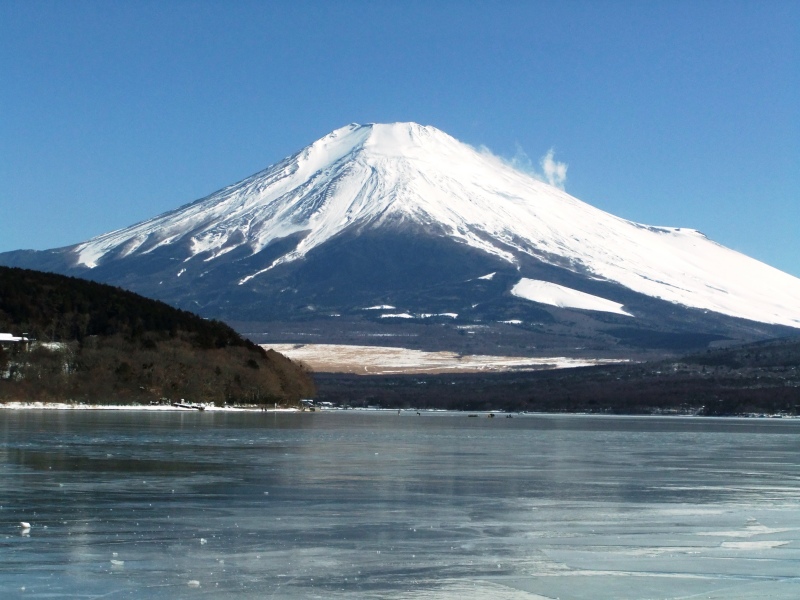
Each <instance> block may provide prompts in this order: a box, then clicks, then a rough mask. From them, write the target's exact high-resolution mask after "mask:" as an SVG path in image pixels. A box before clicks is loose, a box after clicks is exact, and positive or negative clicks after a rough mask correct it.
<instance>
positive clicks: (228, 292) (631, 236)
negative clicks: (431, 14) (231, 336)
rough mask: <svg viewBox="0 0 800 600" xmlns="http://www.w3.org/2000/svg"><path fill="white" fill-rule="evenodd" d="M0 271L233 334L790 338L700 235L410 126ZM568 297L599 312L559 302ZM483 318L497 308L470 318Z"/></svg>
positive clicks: (759, 295)
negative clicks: (306, 329) (33, 273)
mask: <svg viewBox="0 0 800 600" xmlns="http://www.w3.org/2000/svg"><path fill="white" fill-rule="evenodd" d="M0 264H13V265H16V266H26V267H31V268H47V269H51V270H55V271H58V272H65V273H68V274H73V275H80V276H84V277H89V278H93V279H98V280H101V281H108V282H111V283H115V284H117V285H122V286H124V287H129V288H130V289H133V290H135V291H138V292H140V293H144V294H145V295H149V296H151V297H157V298H160V299H164V300H167V301H169V302H171V303H173V304H176V305H178V306H181V307H182V308H190V309H193V310H198V311H199V312H201V313H203V314H205V315H208V316H214V317H221V318H225V319H227V320H238V321H264V322H274V321H286V320H289V321H298V320H303V319H305V318H308V317H309V315H311V314H312V313H313V316H314V318H338V317H346V316H348V315H349V317H353V319H355V318H356V317H355V316H354V315H357V314H358V311H359V310H361V309H363V308H364V307H365V306H371V305H380V304H398V305H399V304H402V302H407V304H408V305H407V306H400V307H399V308H400V309H401V310H403V311H406V312H407V313H408V314H409V315H415V314H428V313H434V312H436V311H440V312H448V313H452V314H456V315H458V319H460V320H463V321H464V322H465V323H467V322H468V323H471V324H477V323H479V322H486V320H487V319H488V320H489V321H492V320H494V321H502V322H506V321H513V320H520V321H522V322H528V323H536V322H538V321H537V319H538V320H539V321H541V320H542V319H541V318H539V317H542V318H544V320H545V321H546V320H547V318H545V317H544V312H543V310H544V311H545V312H546V313H547V314H548V315H550V316H553V318H555V320H556V321H562V322H563V321H565V319H573V318H574V317H575V316H576V315H578V314H579V311H584V313H580V314H582V315H586V314H589V318H591V319H594V321H595V323H594V324H593V325H592V328H593V331H601V330H602V329H603V327H605V321H606V320H607V318H608V317H607V316H604V315H602V314H596V313H598V311H599V312H600V313H602V312H603V308H602V307H604V306H615V305H620V310H622V311H623V312H625V313H628V316H627V317H626V316H625V315H622V314H620V318H628V319H635V320H637V321H639V322H640V323H641V325H639V326H640V327H643V328H656V329H658V328H662V329H663V328H665V327H666V328H667V329H666V330H672V329H675V328H677V329H681V328H682V327H683V328H684V329H685V330H686V331H692V330H693V329H696V328H697V327H698V326H700V325H698V324H699V323H701V322H706V324H705V325H702V326H700V328H701V329H705V330H707V331H708V332H709V333H713V334H714V335H720V334H721V335H723V337H725V336H729V335H730V336H731V337H733V338H735V339H739V338H741V339H743V340H745V341H747V340H752V339H760V338H761V337H769V336H772V335H784V334H785V333H786V332H785V331H784V329H785V328H792V329H793V330H794V329H796V328H800V310H798V308H797V307H798V306H800V279H797V278H794V277H792V276H791V275H788V274H786V273H783V272H781V271H778V270H777V269H774V268H772V267H770V266H768V265H765V264H764V263H760V262H759V261H756V260H754V259H752V258H749V257H746V256H744V255H742V254H740V253H738V252H735V251H734V250H730V249H728V248H725V247H723V246H721V245H719V244H717V243H716V242H713V241H711V240H709V239H708V238H706V237H705V236H704V235H703V234H701V233H700V232H698V231H696V230H693V229H685V228H678V227H653V226H649V225H643V224H639V223H634V222H632V221H628V220H626V219H622V218H620V217H616V216H614V215H611V214H608V213H606V212H604V211H601V210H599V209H597V208H595V207H592V206H590V205H588V204H586V203H584V202H582V201H580V200H578V199H577V198H574V197H572V196H570V195H569V194H567V193H566V192H564V191H563V190H561V189H558V188H556V187H554V186H551V185H549V184H547V183H544V182H542V181H539V180H537V179H535V178H534V177H532V176H530V175H528V174H525V173H522V172H520V171H517V170H515V169H514V168H513V167H511V166H510V165H508V164H507V163H506V162H505V161H503V160H502V159H499V158H497V157H495V156H493V155H491V154H489V153H488V152H486V151H482V150H479V149H475V148H473V147H471V146H468V145H466V144H463V143H461V142H459V141H458V140H456V139H455V138H452V137H451V136H449V135H447V134H446V133H444V132H441V131H439V130H438V129H436V128H434V127H430V126H422V125H418V124H415V123H394V124H368V125H357V124H351V125H348V126H346V127H343V128H340V129H337V130H335V131H333V132H331V133H329V134H328V135H326V136H324V137H322V138H320V139H319V140H317V141H315V142H313V143H312V144H310V145H309V146H307V147H306V148H304V149H302V150H300V151H299V152H297V153H295V154H293V155H292V156H289V157H287V158H286V159H284V160H282V161H280V162H278V163H276V164H275V165H272V166H270V167H267V168H266V169H264V170H262V171H260V172H259V173H256V174H255V175H253V176H251V177H249V178H246V179H244V180H242V181H240V182H239V183H236V184H233V185H231V186H227V187H226V188H223V189H222V190H219V191H218V192H215V193H214V194H211V195H209V196H206V197H205V198H201V199H200V200H197V201H195V202H192V203H189V204H185V205H183V206H182V207H180V208H178V209H175V210H173V211H169V212H167V213H164V214H162V215H158V216H156V217H154V218H152V219H149V220H146V221H143V222H141V223H138V224H135V225H133V226H131V227H128V228H123V229H120V230H116V231H114V232H110V233H107V234H104V235H101V236H97V237H95V238H92V239H90V240H87V241H86V242H82V243H80V244H75V245H73V246H68V247H65V248H60V249H55V250H50V251H44V252H41V253H36V252H32V253H31V252H28V253H25V252H12V253H4V254H0ZM490 272H502V273H504V274H505V275H503V277H501V278H500V279H501V280H502V281H503V282H504V283H503V286H504V287H503V286H500V285H493V284H491V283H483V282H481V283H479V284H475V283H474V282H475V281H477V280H478V279H480V278H481V277H484V276H486V275H487V274H488V273H490ZM515 278H516V281H514V279H515ZM315 279H316V280H317V281H315ZM370 279H372V280H374V285H373V286H372V287H371V288H370V287H369V286H368V285H367V283H368V282H369V280H370ZM523 281H530V282H534V283H533V284H528V285H527V289H528V290H542V289H544V288H545V286H544V285H543V284H551V285H555V286H560V290H559V291H558V298H556V299H555V300H548V298H551V296H552V292H553V289H554V288H552V287H547V290H548V294H550V295H549V296H547V297H545V295H542V294H541V293H539V295H537V294H536V293H532V292H531V293H528V294H527V295H526V294H514V293H513V290H514V289H515V286H517V289H520V288H519V284H520V283H521V282H523ZM381 282H383V283H381ZM537 282H538V283H537ZM380 285H389V286H393V287H384V288H381V287H380ZM445 288H446V289H445ZM490 288H491V294H489V292H487V291H486V290H489V289H490ZM342 290H344V291H343V292H342ZM443 290H445V291H443ZM447 290H449V291H447ZM348 292H351V295H350V297H348V295H347V293H348ZM426 294H427V296H426ZM440 294H444V295H443V296H442V297H440V298H438V299H437V295H440ZM579 294H588V295H590V296H594V297H595V298H596V300H595V301H593V302H592V303H589V304H588V305H586V304H582V305H581V306H576V305H570V304H569V303H567V304H564V303H565V302H566V300H565V299H567V298H570V297H571V298H576V297H578V295H579ZM333 298H337V300H336V302H334V301H333V300H332V299H333ZM448 298H449V300H448ZM583 300H585V298H583ZM447 302H450V303H451V305H450V306H445V304H447ZM492 303H494V304H492ZM490 305H496V306H500V305H502V306H504V307H505V308H502V309H501V308H498V309H497V310H495V311H493V312H492V311H488V312H487V311H486V310H484V311H483V312H481V310H483V308H482V307H484V308H485V307H486V306H490ZM587 306H588V308H587ZM281 307H282V308H281ZM437 307H438V308H437ZM517 313H519V314H520V315H523V318H522V319H518V318H517V317H516V316H515V314H517ZM590 313H591V314H590ZM678 313H680V314H678ZM707 313H713V314H714V315H717V316H713V315H711V316H709V317H708V319H706V318H705V317H704V316H703V315H704V314H707ZM524 314H529V315H534V316H535V315H538V317H535V318H531V319H528V321H525V318H527V317H524ZM669 314H673V317H669V316H668V315H669ZM334 315H338V317H336V316H334ZM660 315H661V316H660ZM665 315H666V316H665ZM719 315H722V317H723V318H722V320H720V319H719V318H718V316H719ZM349 317H348V318H349ZM382 317H384V318H388V315H387V314H386V313H384V314H383V315H377V316H375V318H376V319H379V318H382ZM359 318H360V317H359ZM581 318H583V317H581ZM670 319H671V320H670ZM345 320H346V319H345ZM351 320H352V319H351ZM660 320H664V322H665V323H666V324H663V325H662V324H660V323H659V321H660ZM742 320H744V321H746V323H745V322H740V321H742ZM723 321H724V324H723ZM711 322H714V323H717V325H710V324H709V323H711ZM680 323H683V325H681V324H680ZM761 324H766V325H765V326H762V325H761ZM619 325H620V324H619V323H615V324H614V326H619ZM622 326H627V324H625V325H622ZM342 328H344V325H343V326H342ZM670 328H672V329H670Z"/></svg>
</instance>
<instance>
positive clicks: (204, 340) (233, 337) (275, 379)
mask: <svg viewBox="0 0 800 600" xmlns="http://www.w3.org/2000/svg"><path fill="white" fill-rule="evenodd" d="M0 332H6V333H12V334H15V335H17V336H20V335H21V334H25V336H26V337H27V338H30V339H32V340H35V342H34V343H32V344H29V345H27V347H26V345H23V344H5V348H1V349H0V400H85V401H92V402H143V401H151V400H160V399H169V400H176V399H178V400H179V399H186V400H191V401H203V402H209V401H213V402H217V403H237V402H247V403H273V402H280V403H286V402H297V401H298V400H299V399H300V398H302V397H306V396H309V395H312V394H313V390H314V387H313V382H312V380H311V378H310V376H309V375H308V374H307V373H306V372H305V370H304V369H303V368H301V367H300V366H299V365H297V364H295V363H293V362H292V361H290V360H288V359H287V358H286V357H284V356H282V355H280V354H278V353H276V352H272V351H270V352H267V351H264V350H263V349H262V348H261V347H259V346H257V345H256V344H253V343H252V342H250V341H249V340H246V339H244V338H242V337H241V336H240V335H239V334H237V333H236V332H235V331H234V330H233V329H231V328H230V327H228V326H227V325H225V324H224V323H222V322H219V321H213V320H206V319H203V318H201V317H199V316H197V315H194V314H192V313H189V312H187V311H182V310H178V309H175V308H172V307H170V306H168V305H167V304H164V303H162V302H158V301H155V300H150V299H147V298H144V297H142V296H139V295H137V294H134V293H132V292H128V291H125V290H122V289H119V288H115V287H112V286H108V285H103V284H99V283H94V282H91V281H86V280H82V279H77V278H73V277H65V276H62V275H55V274H52V273H42V272H38V271H30V270H24V269H17V268H6V267H0Z"/></svg>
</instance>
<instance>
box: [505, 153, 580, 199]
mask: <svg viewBox="0 0 800 600" xmlns="http://www.w3.org/2000/svg"><path fill="white" fill-rule="evenodd" d="M555 153H556V151H555V149H553V148H550V150H548V151H547V153H546V154H545V155H544V156H543V157H542V158H540V159H539V167H540V169H541V170H540V169H538V168H536V165H534V164H533V161H532V160H531V158H530V156H528V154H527V153H526V152H525V150H523V148H522V146H520V145H519V144H517V151H516V153H515V154H514V157H513V158H512V159H511V160H510V161H508V162H509V163H511V166H512V167H514V168H515V169H517V170H518V171H522V172H523V173H527V174H528V175H531V176H532V177H535V178H536V179H538V180H539V181H544V182H545V183H549V184H550V185H552V186H554V187H557V188H558V189H560V190H563V189H564V184H565V183H566V182H567V167H568V165H567V163H563V162H559V161H557V160H555V159H554V158H553V157H554V156H555Z"/></svg>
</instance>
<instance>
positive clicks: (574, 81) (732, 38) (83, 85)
mask: <svg viewBox="0 0 800 600" xmlns="http://www.w3.org/2000/svg"><path fill="white" fill-rule="evenodd" d="M798 65H800V2H796V1H795V0H787V1H781V0H759V1H747V2H742V1H736V0H727V1H724V2H722V1H710V0H709V1H702V0H696V1H683V0H671V1H658V0H650V1H647V2H642V1H613V0H596V1H564V2H535V1H528V2H515V1H506V2H503V1H499V2H497V1H495V2H478V1H475V2H469V1H461V2H451V1H438V2H436V1H431V0H429V1H427V2H415V1H411V0H409V1H404V2H389V1H375V2H356V1H346V0H342V1H339V2H323V1H318V2H309V1H303V0H292V1H287V2H280V1H275V2H266V1H264V2H248V1H244V0H240V1H233V2H231V1H220V2H213V1H181V0H174V1H171V2H165V1H163V0H158V1H148V0H137V1H136V2H123V1H107V0H106V1H80V0H74V1H71V2H63V1H59V2H55V1H52V2H50V1H48V2H44V1H36V0H4V1H3V2H0V251H6V250H14V249H19V248H34V249H45V248H52V247H57V246H64V245H68V244H72V243H76V242H79V241H83V240H85V239H87V238H89V237H91V236H94V235H97V234H100V233H104V232H106V231H110V230H112V229H117V228H120V227H125V226H127V225H131V224H133V223H134V222H137V221H140V220H143V219H146V218H148V217H151V216H155V215H156V214H159V213H161V212H164V211H167V210H170V209H172V208H176V207H178V206H180V205H182V204H185V203H187V202H191V201H193V200H196V199H198V198H200V197H202V196H205V195H207V194H209V193H211V192H213V191H215V190H217V189H219V188H221V187H223V186H225V185H228V184H231V183H234V182H236V181H238V180H240V179H242V178H244V177H246V176H248V175H251V174H252V173H255V172H256V171H258V170H260V169H262V168H264V167H266V166H268V165H270V164H272V163H274V162H276V161H278V160H280V159H281V158H283V157H284V156H287V155H289V154H291V153H293V152H295V151H296V150H299V149H300V148H302V147H303V146H305V145H307V144H309V143H310V142H312V141H314V140H315V139H317V138H319V137H322V136H323V135H325V134H326V133H328V132H329V131H331V130H333V129H335V128H338V127H341V126H343V125H345V124H348V123H351V122H358V123H365V122H392V121H416V122H419V123H422V124H426V125H434V126H436V127H438V128H440V129H442V130H444V131H446V132H447V133H449V134H451V135H453V136H454V137H456V138H458V139H460V140H461V141H464V142H467V143H470V144H472V145H475V146H478V145H484V146H486V147H488V148H489V149H490V150H492V151H493V152H494V153H496V154H499V155H501V156H505V157H507V158H513V157H514V156H515V155H516V156H517V157H518V158H519V157H520V156H523V158H524V156H525V155H527V156H528V157H529V158H530V160H531V162H532V163H533V164H537V163H538V161H539V158H540V157H541V156H543V155H545V154H546V153H547V152H548V151H549V150H550V149H553V150H554V153H555V159H556V160H557V161H560V162H563V163H566V164H568V171H567V179H566V184H565V188H566V190H567V191H568V192H569V193H571V194H573V195H575V196H576V197H578V198H580V199H581V200H583V201H585V202H588V203H590V204H593V205H594V206H597V207H599V208H601V209H603V210H606V211H609V212H611V213H614V214H616V215H619V216H621V217H625V218H628V219H631V220H634V221H639V222H642V223H646V224H649V225H668V226H681V227H692V228H696V229H699V230H700V231H702V232H704V233H705V234H706V235H708V236H709V237H711V238H712V239H714V240H715V241H717V242H719V243H722V244H724V245H726V246H729V247H731V248H734V249H736V250H739V251H741V252H744V253H745V254H749V255H751V256H753V257H755V258H758V259H760V260H763V261H765V262H767V263H769V264H771V265H773V266H775V267H778V268H780V269H782V270H784V271H787V272H790V273H792V274H794V275H797V276H800V233H799V232H800V66H798Z"/></svg>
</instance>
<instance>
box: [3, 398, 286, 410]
mask: <svg viewBox="0 0 800 600" xmlns="http://www.w3.org/2000/svg"><path fill="white" fill-rule="evenodd" d="M201 405H202V407H203V411H212V412H214V411H219V412H241V411H243V410H251V411H259V412H260V411H262V410H263V409H262V407H260V406H214V405H213V404H201ZM2 409H9V410H23V409H41V410H147V411H154V412H167V411H169V412H200V411H198V410H197V409H196V408H186V407H179V406H173V405H171V404H83V403H79V402H14V401H11V402H0V410H2ZM268 410H269V411H270V412H275V411H277V412H297V411H298V409H296V408H277V409H275V408H272V407H270V408H269V409H268Z"/></svg>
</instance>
